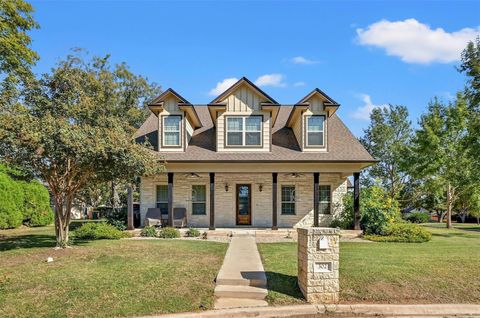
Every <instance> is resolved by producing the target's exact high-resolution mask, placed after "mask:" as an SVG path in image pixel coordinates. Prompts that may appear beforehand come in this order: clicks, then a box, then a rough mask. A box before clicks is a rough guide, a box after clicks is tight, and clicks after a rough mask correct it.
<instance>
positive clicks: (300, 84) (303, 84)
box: [293, 82, 307, 87]
mask: <svg viewBox="0 0 480 318" xmlns="http://www.w3.org/2000/svg"><path fill="white" fill-rule="evenodd" d="M305 85H307V84H306V83H305V82H295V83H293V86H294V87H301V86H305Z"/></svg>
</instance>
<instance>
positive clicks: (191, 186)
mask: <svg viewBox="0 0 480 318" xmlns="http://www.w3.org/2000/svg"><path fill="white" fill-rule="evenodd" d="M194 186H203V187H205V201H193V195H192V193H191V192H193V187H194ZM207 191H208V187H207V185H206V184H205V183H194V184H191V185H190V193H191V200H190V201H191V204H190V208H191V211H190V214H191V215H192V216H204V215H207V214H208V213H207V208H208V206H207V201H208V199H207V197H208V192H207ZM194 203H204V204H205V213H203V214H194V213H193V204H194Z"/></svg>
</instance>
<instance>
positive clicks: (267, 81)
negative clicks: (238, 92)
mask: <svg viewBox="0 0 480 318" xmlns="http://www.w3.org/2000/svg"><path fill="white" fill-rule="evenodd" d="M284 80H285V76H284V75H282V74H265V75H262V76H260V77H259V78H257V79H256V80H255V85H257V86H273V87H285V86H287V84H286V83H285V82H284Z"/></svg>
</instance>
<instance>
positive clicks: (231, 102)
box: [217, 85, 271, 152]
mask: <svg viewBox="0 0 480 318" xmlns="http://www.w3.org/2000/svg"><path fill="white" fill-rule="evenodd" d="M264 101H265V100H263V99H262V97H261V96H260V95H258V94H257V93H256V92H255V91H253V90H252V89H251V88H249V87H248V86H246V85H242V86H240V87H239V88H238V89H237V90H236V91H234V92H233V93H232V94H230V95H229V96H228V97H227V98H225V99H224V100H223V101H222V102H223V103H226V104H227V105H226V111H225V112H223V113H219V116H218V118H217V151H224V152H239V151H248V152H258V151H260V152H262V151H270V142H271V129H270V126H271V118H270V113H269V112H262V111H261V105H260V104H261V103H262V102H264ZM229 115H234V116H242V115H244V116H251V115H262V116H263V123H262V138H263V144H262V147H226V140H225V138H226V134H225V132H226V120H225V117H226V116H227V117H228V116H229Z"/></svg>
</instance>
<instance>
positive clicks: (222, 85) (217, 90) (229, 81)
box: [208, 77, 238, 96]
mask: <svg viewBox="0 0 480 318" xmlns="http://www.w3.org/2000/svg"><path fill="white" fill-rule="evenodd" d="M236 82H238V78H236V77H230V78H226V79H224V80H223V81H221V82H218V83H217V86H215V87H214V88H212V89H211V90H210V92H208V94H209V95H212V96H218V95H220V94H221V93H223V92H225V91H226V90H227V89H228V88H229V87H230V86H232V85H233V84H235V83H236Z"/></svg>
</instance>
